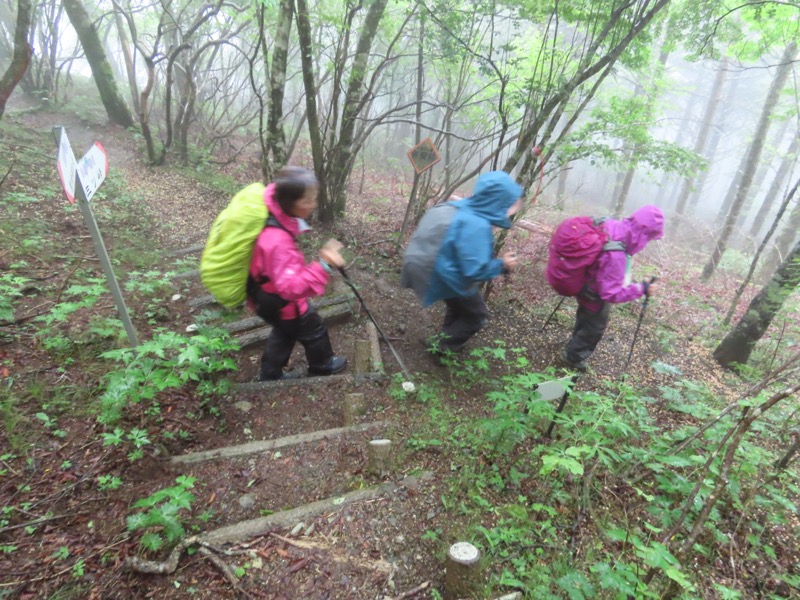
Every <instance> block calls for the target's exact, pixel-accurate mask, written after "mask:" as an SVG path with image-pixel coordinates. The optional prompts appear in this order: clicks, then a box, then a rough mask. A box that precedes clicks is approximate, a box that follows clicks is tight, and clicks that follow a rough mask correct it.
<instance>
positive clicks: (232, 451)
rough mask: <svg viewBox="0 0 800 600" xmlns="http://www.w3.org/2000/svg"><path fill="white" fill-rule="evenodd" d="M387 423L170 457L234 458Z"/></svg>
mask: <svg viewBox="0 0 800 600" xmlns="http://www.w3.org/2000/svg"><path fill="white" fill-rule="evenodd" d="M385 425H386V422H385V421H374V422H372V423H361V424H359V425H351V426H350V427H337V428H335V429H324V430H321V431H312V432H311V433H299V434H296V435H289V436H286V437H282V438H277V439H274V440H256V441H254V442H248V443H246V444H239V445H238V446H225V447H224V448H216V449H214V450H203V451H202V452H192V453H191V454H183V455H181V456H173V457H172V458H171V459H170V462H172V463H181V464H186V463H196V462H202V461H206V460H212V459H214V458H233V457H236V456H247V455H249V454H259V453H261V452H269V451H272V450H275V449H276V448H285V447H287V446H294V445H297V444H305V443H306V442H316V441H317V440H322V439H325V438H331V437H335V436H338V435H345V434H348V433H357V432H361V431H367V430H369V429H373V428H377V427H383V426H385Z"/></svg>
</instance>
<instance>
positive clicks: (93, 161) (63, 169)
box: [53, 126, 139, 346]
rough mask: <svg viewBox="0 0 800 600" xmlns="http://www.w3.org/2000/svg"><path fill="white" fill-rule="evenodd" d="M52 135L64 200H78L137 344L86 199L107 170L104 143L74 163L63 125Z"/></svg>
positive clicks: (127, 329) (122, 317) (135, 341)
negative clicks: (64, 195)
mask: <svg viewBox="0 0 800 600" xmlns="http://www.w3.org/2000/svg"><path fill="white" fill-rule="evenodd" d="M53 135H54V136H55V138H56V144H57V146H58V174H59V176H60V178H61V183H62V185H63V186H64V191H65V192H66V195H67V199H68V200H69V201H70V203H74V202H75V200H76V199H77V200H78V206H79V207H80V209H81V213H82V214H83V220H84V222H85V223H86V226H87V227H88V228H89V233H90V234H91V236H92V242H93V243H94V249H95V252H96V253H97V257H98V258H99V259H100V264H101V265H103V272H104V273H105V276H106V281H107V282H108V287H109V289H110V290H111V295H112V296H113V297H114V303H115V304H116V305H117V312H118V313H119V318H120V320H121V321H122V324H123V325H124V326H125V332H126V333H127V334H128V341H129V342H130V345H131V346H138V345H139V341H138V339H137V336H136V330H135V329H134V328H133V323H132V322H131V318H130V316H129V315H128V307H127V306H125V299H124V298H123V297H122V291H121V290H120V288H119V284H118V283H117V278H116V276H115V275H114V269H113V268H112V266H111V261H110V260H109V258H108V252H106V245H105V243H104V242H103V237H102V236H101V235H100V229H99V228H98V227H97V221H95V218H94V214H93V213H92V207H91V205H90V204H89V200H90V199H91V197H92V196H93V195H94V193H95V192H96V191H97V188H98V187H100V184H101V183H103V180H104V179H105V176H106V174H107V173H108V158H107V157H106V153H105V150H104V149H103V146H102V145H100V144H98V143H96V144H95V145H94V146H92V148H91V149H90V150H89V152H87V153H86V155H84V157H83V158H81V160H80V161H78V162H77V163H76V162H75V155H74V154H73V152H72V147H71V146H70V145H69V140H68V139H67V133H66V131H65V130H64V128H63V127H61V126H59V127H53Z"/></svg>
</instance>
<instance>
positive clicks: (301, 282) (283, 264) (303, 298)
mask: <svg viewBox="0 0 800 600" xmlns="http://www.w3.org/2000/svg"><path fill="white" fill-rule="evenodd" d="M264 202H265V203H266V204H267V209H269V214H270V216H273V217H275V219H277V221H278V223H280V224H281V225H282V226H283V227H284V228H285V229H286V231H284V230H283V229H281V228H280V227H265V228H264V230H263V231H262V232H261V234H260V235H259V236H258V239H257V240H256V245H255V248H254V249H253V259H252V260H251V262H250V275H252V276H253V278H254V279H255V280H256V281H258V280H261V279H264V278H269V281H267V282H266V283H264V284H263V285H262V286H261V289H263V290H264V291H265V292H269V293H271V294H278V295H279V296H280V297H281V298H283V299H284V300H288V301H289V304H287V305H286V306H284V307H283V308H282V309H281V319H284V320H290V319H296V318H297V317H300V316H302V315H304V314H305V313H306V311H307V310H308V298H310V297H311V296H320V295H322V294H323V293H325V286H326V285H327V284H328V280H329V279H330V276H329V275H328V274H327V273H326V272H325V269H323V268H322V265H321V264H319V263H318V262H316V261H314V262H310V263H308V264H306V259H305V257H304V256H303V253H302V252H301V251H300V249H299V248H298V247H297V244H296V242H295V238H297V236H298V235H300V234H301V233H302V232H303V231H304V229H301V222H302V223H303V225H305V222H304V221H302V219H297V218H295V217H291V216H289V215H287V214H286V213H284V212H283V211H282V210H281V207H280V205H279V204H278V202H277V200H275V184H274V183H271V184H269V185H268V186H267V187H266V188H265V189H264Z"/></svg>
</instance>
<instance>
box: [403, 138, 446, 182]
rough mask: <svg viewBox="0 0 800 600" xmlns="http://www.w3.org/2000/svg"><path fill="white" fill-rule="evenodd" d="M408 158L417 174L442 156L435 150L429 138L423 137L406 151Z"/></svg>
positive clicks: (428, 167)
mask: <svg viewBox="0 0 800 600" xmlns="http://www.w3.org/2000/svg"><path fill="white" fill-rule="evenodd" d="M408 160H410V161H411V164H412V165H413V166H414V170H415V171H416V172H417V175H419V174H420V173H422V172H424V171H427V170H428V169H430V168H431V167H432V166H433V165H435V164H436V163H438V162H439V161H440V160H442V157H441V156H439V152H438V151H437V150H436V146H434V145H433V142H432V141H431V139H430V138H425V139H424V140H422V141H421V142H420V143H419V144H417V145H416V146H414V147H413V148H412V149H411V150H409V151H408Z"/></svg>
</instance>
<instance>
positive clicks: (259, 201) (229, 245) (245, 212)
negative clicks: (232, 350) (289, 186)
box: [200, 183, 269, 307]
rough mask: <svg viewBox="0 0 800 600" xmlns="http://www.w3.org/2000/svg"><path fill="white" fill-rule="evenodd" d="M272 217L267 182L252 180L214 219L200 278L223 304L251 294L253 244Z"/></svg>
mask: <svg viewBox="0 0 800 600" xmlns="http://www.w3.org/2000/svg"><path fill="white" fill-rule="evenodd" d="M268 217H269V211H268V210H267V205H266V203H265V202H264V184H263V183H252V184H250V185H248V186H247V187H246V188H244V189H242V190H240V191H239V192H237V193H236V195H235V196H234V197H233V198H232V199H231V201H230V202H229V203H228V206H227V207H225V210H223V211H222V212H221V213H219V215H218V216H217V218H216V219H215V220H214V224H213V225H212V226H211V232H210V233H209V234H208V240H207V241H206V245H205V248H204V249H203V257H202V258H201V259H200V280H201V281H202V282H203V285H204V286H205V287H206V289H207V290H208V291H209V292H211V295H212V296H213V297H214V300H216V301H217V302H218V303H219V304H222V305H223V306H227V307H233V306H237V305H239V304H241V303H242V302H244V300H245V298H246V297H247V276H248V274H249V272H250V261H251V260H252V258H253V248H254V247H255V243H256V239H258V236H259V234H260V233H261V231H262V230H263V229H264V227H265V226H266V224H267V218H268Z"/></svg>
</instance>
